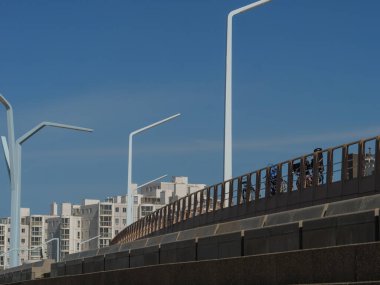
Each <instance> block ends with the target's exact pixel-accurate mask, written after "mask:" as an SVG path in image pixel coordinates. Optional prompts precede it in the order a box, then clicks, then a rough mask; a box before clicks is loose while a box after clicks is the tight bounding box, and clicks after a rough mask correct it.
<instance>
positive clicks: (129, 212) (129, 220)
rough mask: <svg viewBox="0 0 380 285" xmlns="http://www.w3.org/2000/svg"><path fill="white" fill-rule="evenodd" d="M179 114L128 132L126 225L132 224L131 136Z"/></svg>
mask: <svg viewBox="0 0 380 285" xmlns="http://www.w3.org/2000/svg"><path fill="white" fill-rule="evenodd" d="M180 115H181V114H180V113H178V114H175V115H173V116H170V117H168V118H166V119H163V120H161V121H158V122H155V123H153V124H151V125H148V126H146V127H143V128H141V129H138V130H135V131H133V132H131V133H130V134H129V148H128V203H127V226H129V225H130V224H132V222H133V201H132V198H133V195H132V140H133V136H134V135H137V134H139V133H142V132H144V131H146V130H148V129H151V128H154V127H157V126H159V125H161V124H163V123H166V122H168V121H170V120H173V119H174V118H177V117H178V116H180Z"/></svg>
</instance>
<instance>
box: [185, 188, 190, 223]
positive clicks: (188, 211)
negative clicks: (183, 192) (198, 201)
mask: <svg viewBox="0 0 380 285" xmlns="http://www.w3.org/2000/svg"><path fill="white" fill-rule="evenodd" d="M190 213H191V194H189V195H188V196H187V211H186V219H189V218H190Z"/></svg>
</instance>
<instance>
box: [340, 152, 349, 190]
mask: <svg viewBox="0 0 380 285" xmlns="http://www.w3.org/2000/svg"><path fill="white" fill-rule="evenodd" d="M347 156H348V147H347V145H343V146H342V167H341V168H342V173H341V181H342V183H344V182H345V181H346V180H347V179H348V177H347V176H348V175H347V174H348V171H347Z"/></svg>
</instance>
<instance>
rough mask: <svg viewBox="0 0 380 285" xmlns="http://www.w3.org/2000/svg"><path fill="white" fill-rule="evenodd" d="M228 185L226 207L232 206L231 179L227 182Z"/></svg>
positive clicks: (232, 183) (232, 189)
mask: <svg viewBox="0 0 380 285" xmlns="http://www.w3.org/2000/svg"><path fill="white" fill-rule="evenodd" d="M228 187H229V188H230V189H229V191H228V207H229V208H230V207H232V197H233V195H234V180H233V179H231V180H229V182H228Z"/></svg>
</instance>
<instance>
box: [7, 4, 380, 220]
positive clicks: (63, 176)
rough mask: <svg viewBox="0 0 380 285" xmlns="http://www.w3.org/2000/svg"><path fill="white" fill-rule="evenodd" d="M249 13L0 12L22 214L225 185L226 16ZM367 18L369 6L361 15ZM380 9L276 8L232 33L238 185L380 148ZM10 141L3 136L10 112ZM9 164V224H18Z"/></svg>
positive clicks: (138, 9)
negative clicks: (158, 181)
mask: <svg viewBox="0 0 380 285" xmlns="http://www.w3.org/2000/svg"><path fill="white" fill-rule="evenodd" d="M248 3H249V1H242V0H238V1H237V0H236V1H232V0H230V1H225V0H223V1H221V0H218V1H216V0H202V1H201V0H196V1H194V0H193V1H174V0H167V1H153V0H150V1H147V0H144V1H97V0H94V1H26V0H25V1H9V0H8V1H0V39H1V40H0V93H2V94H3V95H4V96H5V97H6V98H7V99H8V100H9V101H10V102H11V104H12V105H13V108H14V110H15V124H16V136H17V137H19V136H21V135H22V134H23V133H25V132H26V131H28V130H29V129H31V128H32V127H34V126H35V125H36V124H38V123H39V122H41V121H55V122H61V123H68V124H75V125H80V126H84V127H91V128H94V129H95V132H94V133H92V134H84V133H76V132H70V131H65V130H59V129H52V128H50V129H44V130H43V131H41V133H39V134H38V135H36V136H35V137H33V138H32V139H30V141H28V142H27V143H25V145H24V147H23V179H22V185H23V192H22V206H23V207H30V208H31V209H32V212H33V213H47V212H48V210H49V204H50V203H51V202H52V201H57V202H80V201H81V199H83V198H85V197H86V198H98V199H103V198H104V197H106V196H111V195H117V194H123V193H126V183H127V160H128V151H127V150H128V134H129V133H130V132H131V131H133V130H135V129H138V128H141V127H143V126H145V125H147V124H150V123H152V122H155V121H157V120H160V119H162V118H165V117H167V116H170V115H172V114H175V113H178V112H181V113H182V116H181V117H179V118H178V119H176V120H174V121H172V122H170V123H167V124H165V125H162V126H160V127H157V128H155V129H152V130H150V131H149V132H146V133H144V134H141V135H139V136H136V137H135V140H134V150H135V153H134V154H135V155H134V167H133V178H134V179H133V180H134V182H136V183H144V182H146V181H148V180H150V179H152V178H155V177H158V176H161V175H163V174H168V175H169V176H189V177H190V181H191V182H194V183H206V184H214V183H217V182H220V181H221V180H222V173H223V166H222V161H223V156H222V155H223V150H222V147H223V118H224V109H223V108H224V76H225V40H226V39H225V34H226V16H227V14H228V12H229V11H230V10H232V9H235V8H238V7H240V6H243V5H246V4H248ZM359 4H360V6H359ZM379 11H380V2H379V1H377V0H364V1H360V3H359V2H358V1H354V0H345V1H343V0H322V1H304V0H277V1H276V0H273V1H272V2H271V3H269V4H267V5H265V6H262V7H259V8H258V9H256V10H254V11H250V12H248V13H245V14H242V15H239V16H237V17H236V18H235V20H234V39H233V44H234V47H233V142H234V151H233V159H234V161H233V173H234V175H236V176H237V175H239V174H243V173H246V172H248V171H252V170H255V169H258V168H261V167H265V166H266V165H267V164H268V163H276V162H279V161H282V160H286V159H290V158H293V157H296V156H299V155H302V154H305V153H308V152H311V151H312V150H313V149H314V148H315V147H319V146H320V147H329V146H334V145H338V144H342V143H345V142H349V141H353V140H356V139H359V138H362V137H370V136H375V135H378V134H380V125H379V124H378V109H379V106H380V99H379V98H380V97H379V89H380V88H379V74H380V57H379V54H378V51H379V50H380V40H379V36H378V33H379V32H378V27H379V26H380V18H379V17H378V12H379ZM2 114H3V115H2V118H3V119H2V120H0V133H1V134H2V135H5V134H6V132H7V131H6V124H5V122H6V121H5V120H6V116H5V111H3V112H2ZM9 204H10V190H9V182H8V177H7V172H6V169H5V167H4V163H0V216H8V215H9V214H10V207H9Z"/></svg>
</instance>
